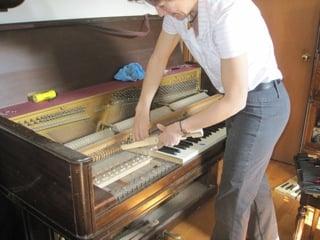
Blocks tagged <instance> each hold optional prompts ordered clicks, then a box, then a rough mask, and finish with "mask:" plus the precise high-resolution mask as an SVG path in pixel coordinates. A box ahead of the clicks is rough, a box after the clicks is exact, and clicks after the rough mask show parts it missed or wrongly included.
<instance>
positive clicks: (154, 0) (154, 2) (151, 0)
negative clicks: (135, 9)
mask: <svg viewBox="0 0 320 240" xmlns="http://www.w3.org/2000/svg"><path fill="white" fill-rule="evenodd" d="M128 1H130V2H137V3H144V2H146V3H149V4H151V5H153V6H156V5H157V4H159V2H160V1H161V0H128Z"/></svg>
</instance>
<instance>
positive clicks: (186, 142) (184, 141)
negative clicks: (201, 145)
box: [180, 140, 193, 147]
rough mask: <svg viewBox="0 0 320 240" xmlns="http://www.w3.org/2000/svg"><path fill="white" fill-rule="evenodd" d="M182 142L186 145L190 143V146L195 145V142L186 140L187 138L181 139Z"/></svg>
mask: <svg viewBox="0 0 320 240" xmlns="http://www.w3.org/2000/svg"><path fill="white" fill-rule="evenodd" d="M180 143H182V144H185V145H188V146H190V147H191V146H193V143H192V142H189V141H186V140H181V141H180Z"/></svg>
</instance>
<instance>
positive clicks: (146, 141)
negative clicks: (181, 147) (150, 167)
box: [121, 129, 203, 150]
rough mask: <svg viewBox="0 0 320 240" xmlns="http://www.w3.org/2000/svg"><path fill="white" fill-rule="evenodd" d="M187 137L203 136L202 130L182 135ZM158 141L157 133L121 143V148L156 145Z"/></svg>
mask: <svg viewBox="0 0 320 240" xmlns="http://www.w3.org/2000/svg"><path fill="white" fill-rule="evenodd" d="M187 137H192V138H199V137H203V130H202V129H200V130H196V131H194V132H190V133H188V134H186V135H184V136H182V139H186V138H187ZM158 143H159V136H158V135H153V136H150V137H148V138H146V139H144V140H142V141H137V142H133V143H129V144H123V145H121V149H122V150H129V149H133V148H139V147H146V146H151V145H157V144H158Z"/></svg>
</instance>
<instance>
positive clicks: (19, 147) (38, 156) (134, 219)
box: [0, 17, 224, 239]
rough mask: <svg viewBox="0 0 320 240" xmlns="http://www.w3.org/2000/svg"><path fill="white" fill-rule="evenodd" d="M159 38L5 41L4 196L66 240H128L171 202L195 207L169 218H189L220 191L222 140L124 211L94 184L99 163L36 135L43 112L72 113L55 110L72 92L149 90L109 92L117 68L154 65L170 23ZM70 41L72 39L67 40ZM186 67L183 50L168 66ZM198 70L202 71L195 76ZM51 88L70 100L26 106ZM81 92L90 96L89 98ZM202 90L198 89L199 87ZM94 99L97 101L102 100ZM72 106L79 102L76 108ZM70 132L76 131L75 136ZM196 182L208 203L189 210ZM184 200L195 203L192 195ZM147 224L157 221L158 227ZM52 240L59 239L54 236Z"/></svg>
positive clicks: (40, 31) (20, 32)
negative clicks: (217, 174)
mask: <svg viewBox="0 0 320 240" xmlns="http://www.w3.org/2000/svg"><path fill="white" fill-rule="evenodd" d="M141 21H142V18H137V17H135V18H117V19H103V20H101V21H100V22H99V24H100V25H101V24H102V25H105V26H112V27H115V26H119V27H123V26H126V27H136V26H140V24H141ZM15 28H18V27H17V26H15ZM151 29H152V31H151V33H150V34H149V35H148V36H147V37H145V38H144V40H143V41H142V40H141V39H127V38H119V37H116V36H109V35H101V33H99V34H97V33H94V34H93V35H92V32H91V31H92V30H91V29H90V28H89V29H88V27H87V26H86V25H83V24H82V23H81V24H80V23H79V24H78V23H75V22H72V23H70V24H67V25H60V24H54V25H50V26H43V25H40V28H37V27H36V28H33V29H15V30H12V29H11V28H10V26H9V27H7V26H6V27H5V30H3V31H2V32H0V35H1V40H0V42H2V44H0V51H1V52H4V53H5V54H7V57H1V58H0V62H2V63H3V66H6V68H3V69H2V70H1V71H2V72H0V84H1V90H0V91H1V94H0V98H1V105H0V107H2V110H1V115H2V116H0V156H1V157H0V189H1V192H2V193H3V194H4V195H5V196H6V197H7V198H8V199H10V200H11V201H12V202H14V203H15V204H17V205H18V206H19V207H21V208H22V209H24V210H25V212H26V213H27V214H30V216H35V217H36V219H38V220H40V221H41V222H42V223H43V224H44V225H45V226H47V227H49V229H52V230H54V231H55V232H57V233H59V234H61V235H62V236H64V237H66V238H67V239H122V238H121V237H123V236H122V235H123V234H124V233H125V232H126V231H129V234H130V227H128V226H133V229H134V225H135V224H136V225H137V226H138V229H139V228H140V227H139V223H141V219H142V218H147V216H148V214H149V213H152V212H155V211H156V209H157V208H159V207H162V206H163V207H166V202H168V201H169V200H177V201H182V202H186V203H184V204H185V205H184V206H185V209H179V208H178V207H177V209H171V210H172V212H170V213H169V217H168V219H171V220H172V219H173V218H176V217H178V216H180V215H181V213H183V212H184V211H185V210H186V209H192V208H194V206H196V204H197V203H199V202H201V201H202V200H203V199H204V196H209V195H210V194H211V195H212V194H213V193H214V192H215V186H214V185H213V184H214V181H213V180H212V178H211V179H210V176H211V171H213V170H212V169H213V165H214V163H215V162H216V161H217V160H218V159H219V158H221V154H222V152H223V148H224V143H223V141H221V142H219V143H218V144H216V146H215V148H212V149H210V150H208V151H205V152H204V153H203V154H201V155H199V156H197V158H195V159H194V160H193V161H191V162H189V163H188V164H185V165H183V166H181V167H175V168H174V169H172V171H170V172H169V173H168V174H167V175H165V176H163V177H162V178H160V179H158V180H157V181H155V182H153V183H152V184H151V185H150V186H147V187H145V188H143V189H142V190H141V191H138V192H137V193H135V194H134V195H132V196H129V197H128V198H126V199H124V200H123V201H120V202H119V201H118V200H117V199H115V198H114V197H112V196H110V193H108V192H107V191H103V189H101V188H99V187H97V186H96V185H94V184H93V171H92V168H93V162H94V157H92V156H91V155H90V154H83V153H82V152H81V151H75V150H72V149H70V148H68V147H66V146H65V145H64V144H62V143H61V142H59V141H54V140H52V135H46V133H41V134H39V132H41V131H40V130H39V131H36V130H35V129H33V128H32V126H30V124H34V122H33V121H36V120H34V119H36V117H35V116H36V115H34V114H35V113H39V111H40V112H41V111H43V110H46V109H51V110H52V109H54V108H55V107H56V108H60V110H61V111H62V110H65V109H62V108H64V106H62V105H61V104H60V105H59V104H56V103H55V102H54V101H56V102H58V103H59V101H60V100H61V99H65V102H63V101H62V102H63V103H67V102H68V98H70V95H69V94H68V92H73V93H76V94H73V95H72V96H78V97H79V96H82V95H81V94H83V93H84V94H85V93H86V91H87V92H90V91H91V92H92V89H99V91H102V90H101V89H104V87H105V86H106V90H105V92H107V95H108V94H113V91H114V90H117V91H119V92H123V91H124V89H126V88H134V89H135V88H140V83H114V82H110V83H109V82H108V79H110V80H111V79H112V76H113V74H114V73H115V72H116V70H117V69H118V67H119V66H121V65H124V64H126V63H129V62H132V61H138V62H140V63H141V64H142V65H144V66H145V64H146V62H147V59H148V56H149V55H150V53H151V52H152V46H153V45H154V43H155V40H156V37H157V35H158V34H159V31H160V29H161V20H160V19H158V18H153V19H151ZM62 34H63V35H64V36H65V37H64V38H61V35H62ZM90 34H91V35H90ZM89 36H90V37H89ZM114 46H117V47H116V48H115V47H114ZM26 50H27V51H26ZM26 52H27V53H28V54H26ZM73 54H74V55H73ZM26 55H27V56H26ZM53 56H54V59H53ZM10 58H12V59H13V60H17V61H10V63H7V62H6V60H7V59H10ZM102 63H103V64H102ZM181 63H182V59H181V54H180V51H179V49H176V51H175V54H174V55H173V57H172V59H171V62H170V63H169V66H170V65H171V66H176V65H179V64H181ZM19 64H21V65H19ZM187 68H188V67H187ZM190 69H191V70H190V71H194V69H193V68H192V67H191V68H190ZM178 71H179V69H178ZM197 74H198V75H199V72H197ZM198 77H199V76H198ZM106 81H107V82H106ZM91 85H93V86H98V87H90V86H91ZM49 88H54V89H56V90H57V91H58V93H62V94H61V98H60V96H58V98H57V99H56V100H54V101H52V102H49V103H46V102H45V103H39V104H38V105H35V104H34V103H24V102H25V99H26V96H27V94H28V93H30V92H32V91H39V90H44V89H49ZM82 88H84V89H86V90H84V91H82V90H81V89H82ZM197 88H198V90H199V89H200V86H197ZM75 89H80V90H75ZM64 93H66V94H64ZM77 94H78V95H77ZM93 95H95V96H96V95H97V96H98V95H99V93H96V94H93ZM63 96H64V97H65V98H63ZM85 96H86V95H85ZM108 96H109V95H108ZM86 97H88V96H86ZM71 98H72V97H71ZM66 99H67V100H66ZM79 99H80V98H79ZM69 101H70V102H72V101H71V100H70V99H69ZM73 101H75V102H77V99H73ZM72 103H73V102H72ZM33 108H34V109H33ZM30 109H33V110H32V111H31V110H30ZM51 110H50V111H51ZM192 111H193V110H192V109H191V110H190V113H192ZM29 112H30V114H31V115H30V116H29V115H28V114H29ZM21 113H23V114H22V115H23V116H24V118H23V119H29V120H27V121H26V120H24V121H21V122H19V121H18V120H17V119H18V118H19V114H20V115H21ZM185 114H186V112H185V111H180V112H179V111H177V113H175V114H174V115H173V117H174V119H175V118H178V119H179V118H181V117H183V116H185ZM47 116H48V117H50V118H51V117H52V115H47ZM33 117H34V118H33ZM32 119H33V120H32ZM174 119H172V118H171V119H169V118H167V119H166V118H164V119H163V121H162V122H163V123H169V122H172V121H173V120H174ZM38 120H39V119H38ZM39 121H40V120H39ZM72 126H73V125H72ZM62 131H63V132H66V131H72V130H71V129H68V127H67V128H64V129H63V130H62ZM60 132H61V131H60ZM127 135H128V133H127V132H126V131H124V133H121V132H120V133H119V134H118V135H116V136H115V139H116V140H115V141H119V142H120V141H121V140H122V138H123V137H126V136H127ZM196 179H200V180H201V181H200V182H202V183H205V184H206V185H205V187H204V188H205V189H204V190H203V191H202V196H193V200H192V201H190V203H188V201H187V199H183V198H182V200H181V197H180V200H179V194H178V193H181V192H184V190H185V189H186V188H187V186H191V185H192V184H193V187H194V188H195V189H196V188H197V185H196V183H195V182H194V181H195V180H196ZM201 186H203V185H201ZM198 191H199V188H198ZM184 194H186V195H185V196H186V197H187V196H189V195H188V193H184ZM193 195H194V194H193ZM180 196H181V195H180ZM182 205H183V204H182ZM157 220H158V219H157ZM139 221H140V222H139ZM143 221H144V222H143V223H145V222H147V221H146V220H143ZM169 222H170V221H168V220H167V219H163V220H162V221H160V222H159V221H158V222H157V224H155V226H154V227H153V228H152V231H150V229H149V231H148V232H147V233H146V234H145V235H146V236H143V237H141V238H139V239H147V238H149V239H155V235H157V234H159V232H160V230H163V229H165V226H166V225H167V224H169ZM147 223H148V224H150V223H152V221H151V220H150V219H149V222H147ZM147 226H149V225H147ZM133 232H134V231H133ZM121 234H122V235H121ZM131 234H132V231H131ZM51 237H52V238H54V237H53V235H50V238H51ZM31 239H37V238H36V237H34V238H32V237H31ZM38 239H40V238H38ZM48 239H49V237H48ZM128 239H129V238H128Z"/></svg>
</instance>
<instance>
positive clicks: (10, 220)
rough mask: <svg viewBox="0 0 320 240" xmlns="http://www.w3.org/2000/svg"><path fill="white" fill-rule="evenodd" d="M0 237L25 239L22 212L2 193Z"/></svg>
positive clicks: (14, 239) (0, 202) (17, 239)
mask: <svg viewBox="0 0 320 240" xmlns="http://www.w3.org/2000/svg"><path fill="white" fill-rule="evenodd" d="M0 239H8V240H24V239H25V237H24V232H23V221H22V216H21V212H20V211H19V210H18V209H17V208H16V207H15V206H14V205H13V204H12V203H11V202H10V201H9V200H8V199H7V198H6V197H5V196H3V195H2V194H0Z"/></svg>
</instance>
